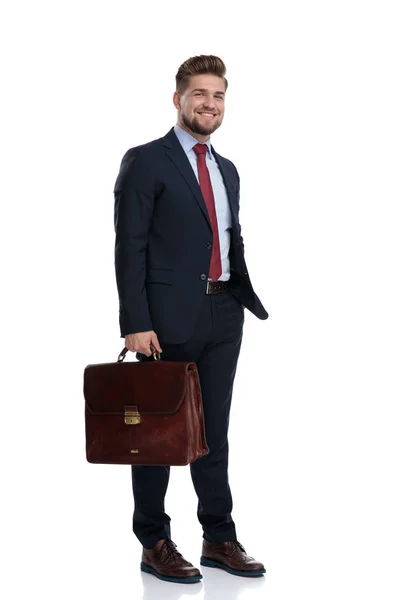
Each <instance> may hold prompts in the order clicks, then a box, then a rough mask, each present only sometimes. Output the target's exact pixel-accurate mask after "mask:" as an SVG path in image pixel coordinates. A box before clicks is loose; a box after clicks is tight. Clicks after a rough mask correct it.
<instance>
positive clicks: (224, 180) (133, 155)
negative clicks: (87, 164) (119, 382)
mask: <svg viewBox="0 0 400 600" xmlns="http://www.w3.org/2000/svg"><path fill="white" fill-rule="evenodd" d="M225 74H226V68H225V65H224V63H223V61H222V60H221V59H220V58H218V57H217V56H205V55H201V56H195V57H192V58H189V59H188V60H186V61H185V62H184V63H183V64H182V65H181V66H180V67H179V69H178V72H177V74H176V90H175V92H174V95H173V103H174V105H175V108H176V110H177V124H176V125H175V127H173V128H172V129H171V130H170V131H169V132H168V133H167V135H165V136H164V137H161V138H159V139H157V140H154V141H152V142H150V143H147V144H144V145H141V146H137V147H135V148H131V149H130V150H128V152H126V154H125V156H124V157H123V159H122V163H121V168H120V172H119V175H118V178H117V181H116V184H115V189H114V196H115V210H114V224H115V232H116V240H115V269H116V280H117V287H118V295H119V305H120V310H119V320H120V329H121V337H124V338H125V346H126V347H127V348H128V349H129V350H131V351H132V352H136V357H137V359H138V360H142V361H143V360H152V359H151V355H152V349H155V350H156V351H158V352H160V353H162V356H161V358H162V359H163V360H172V361H173V360H177V361H193V362H196V364H197V368H198V373H199V378H200V383H201V390H202V397H203V406H204V418H205V428H206V438H207V443H208V447H209V449H210V452H209V454H207V455H206V456H203V457H202V458H199V459H197V460H196V461H194V462H193V463H191V465H190V472H191V477H192V481H193V485H194V488H195V491H196V494H197V497H198V509H197V517H198V519H199V521H200V523H201V525H202V528H203V547H202V555H201V558H200V563H201V565H203V566H209V567H218V568H221V569H224V570H225V571H227V572H228V573H231V574H233V575H239V576H245V577H255V576H261V575H262V574H263V573H265V569H264V566H263V564H262V563H260V562H258V561H256V560H255V559H254V558H253V557H251V556H249V555H248V554H247V553H246V551H245V549H244V547H243V546H242V544H240V542H239V541H238V539H237V536H236V529H235V523H234V522H233V519H232V516H231V511H232V495H231V491H230V487H229V483H228V424H229V412H230V406H231V398H232V389H233V383H234V378H235V373H236V366H237V361H238V357H239V353H240V347H241V342H242V331H243V322H244V308H245V307H246V308H247V309H248V310H250V311H251V312H252V313H253V314H254V315H255V316H256V317H258V318H259V319H267V317H268V313H267V311H266V310H265V308H264V306H263V305H262V303H261V301H260V299H259V298H258V296H257V294H256V293H255V292H254V290H253V287H252V284H251V281H250V276H249V272H248V268H247V266H246V261H245V257H244V244H243V238H242V236H241V227H240V223H239V175H238V172H237V170H236V168H235V166H234V165H233V163H232V162H231V161H230V160H228V159H226V158H224V157H222V156H220V155H219V154H218V153H217V152H216V151H215V150H214V148H213V146H212V145H211V142H210V135H211V134H212V133H213V132H214V131H215V130H216V129H218V127H219V126H220V125H221V124H222V121H223V117H224V108H225V95H226V91H227V87H228V82H227V80H226V78H225ZM169 475H170V467H157V466H154V467H153V466H133V467H132V487H133V496H134V514H133V531H134V533H135V535H136V536H137V538H138V539H139V541H140V543H141V544H142V546H143V553H142V562H141V569H142V570H143V571H145V572H147V573H151V574H153V575H155V576H156V577H158V578H159V579H162V580H165V581H173V582H180V583H191V582H196V581H199V580H200V579H201V578H202V575H201V573H200V571H199V570H198V569H197V568H195V567H194V566H193V565H192V564H191V563H190V562H188V561H187V560H185V559H184V557H183V556H182V554H181V553H179V551H178V549H177V546H176V544H175V543H174V542H173V541H172V539H171V529H170V517H169V516H168V515H167V514H166V512H165V508H164V498H165V494H166V491H167V487H168V480H169Z"/></svg>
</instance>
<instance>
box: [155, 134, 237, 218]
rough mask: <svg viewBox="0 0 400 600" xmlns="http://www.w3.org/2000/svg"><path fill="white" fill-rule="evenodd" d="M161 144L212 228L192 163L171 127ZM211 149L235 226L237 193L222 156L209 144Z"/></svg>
mask: <svg viewBox="0 0 400 600" xmlns="http://www.w3.org/2000/svg"><path fill="white" fill-rule="evenodd" d="M163 145H164V147H165V150H166V154H167V156H168V157H169V158H170V160H171V161H172V162H173V163H174V165H175V166H176V168H177V169H178V171H179V172H180V174H181V175H182V177H183V178H184V179H185V181H186V183H187V185H188V186H189V188H190V190H191V192H192V193H193V195H194V197H195V198H196V200H197V202H198V204H199V206H200V208H201V211H202V213H203V215H204V217H205V219H206V221H207V223H208V226H209V227H210V229H211V230H212V228H211V223H210V219H209V217H208V211H207V207H206V204H205V202H204V198H203V194H202V193H201V189H200V186H199V182H198V181H197V178H196V175H195V174H194V172H193V169H192V165H191V164H190V162H189V160H188V157H187V156H186V153H185V151H184V149H183V148H182V146H181V144H180V142H179V140H178V138H177V137H176V135H175V132H174V128H173V127H172V128H171V129H170V131H169V132H168V133H167V135H166V136H165V137H164V138H163ZM211 150H212V153H213V155H214V157H215V160H216V161H217V164H218V167H219V169H220V172H221V175H222V179H223V181H224V184H225V188H226V192H227V195H228V201H229V207H230V210H231V215H232V221H233V223H234V226H237V223H238V214H237V209H236V204H235V201H234V198H235V197H236V194H237V189H236V188H235V187H234V185H233V183H232V181H231V179H230V178H229V176H228V173H227V170H226V168H225V167H224V164H223V161H222V157H221V156H219V154H217V153H216V152H215V150H214V148H213V147H212V146H211Z"/></svg>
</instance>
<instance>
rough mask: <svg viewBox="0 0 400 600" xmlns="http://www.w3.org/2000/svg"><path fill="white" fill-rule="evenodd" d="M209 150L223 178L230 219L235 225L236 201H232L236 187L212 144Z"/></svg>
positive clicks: (236, 219)
mask: <svg viewBox="0 0 400 600" xmlns="http://www.w3.org/2000/svg"><path fill="white" fill-rule="evenodd" d="M211 150H212V153H213V155H214V157H215V160H216V161H217V164H218V167H219V170H220V172H221V175H222V179H223V180H224V184H225V189H226V193H227V195H228V202H229V206H230V209H231V215H232V221H233V223H234V224H235V225H236V223H237V222H238V214H237V210H236V203H235V202H234V198H235V197H236V194H237V189H236V188H235V187H234V186H233V183H232V181H231V179H230V178H229V176H228V173H227V171H226V168H225V166H224V164H223V161H222V157H221V156H220V155H219V154H217V153H216V152H215V150H214V148H213V147H212V146H211Z"/></svg>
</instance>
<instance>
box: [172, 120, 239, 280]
mask: <svg viewBox="0 0 400 600" xmlns="http://www.w3.org/2000/svg"><path fill="white" fill-rule="evenodd" d="M174 131H175V133H176V136H177V138H178V140H179V141H180V143H181V146H182V148H183V149H184V151H185V153H186V156H187V157H188V160H189V162H190V164H191V165H192V168H193V171H194V174H195V175H196V177H197V181H199V174H198V172H197V154H196V153H195V151H194V150H193V146H195V145H196V144H199V143H200V142H199V140H196V138H195V137H193V136H192V135H190V133H188V132H187V131H185V130H184V129H182V128H181V127H179V125H175V127H174ZM205 143H206V145H207V148H208V151H207V153H206V164H207V168H208V171H209V173H210V179H211V185H212V188H213V194H214V202H215V212H216V213H217V222H218V234H219V247H220V251H221V263H222V274H221V276H220V277H219V279H218V281H227V280H228V279H229V278H230V263H229V248H230V243H231V234H230V229H231V227H232V216H231V211H230V207H229V202H228V195H227V193H226V189H225V184H224V180H223V179H222V175H221V171H220V170H219V167H218V163H217V161H216V160H215V158H214V156H213V153H212V152H211V142H210V140H207V141H206V142H205ZM208 279H209V281H210V278H208Z"/></svg>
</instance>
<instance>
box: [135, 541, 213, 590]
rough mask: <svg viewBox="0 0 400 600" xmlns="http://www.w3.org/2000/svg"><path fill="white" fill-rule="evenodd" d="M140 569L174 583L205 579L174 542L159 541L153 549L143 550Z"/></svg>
mask: <svg viewBox="0 0 400 600" xmlns="http://www.w3.org/2000/svg"><path fill="white" fill-rule="evenodd" d="M140 568H141V570H142V571H144V572H145V573H151V574H152V575H155V576H156V577H158V579H162V580H163V581H172V582H173V583H195V582H196V581H200V579H202V578H203V576H202V574H201V573H200V571H199V570H198V569H196V568H195V567H194V566H193V565H192V564H191V563H190V562H188V561H187V560H185V559H184V558H183V556H182V554H180V552H178V550H177V549H176V544H174V542H173V541H172V540H169V539H162V540H158V542H157V543H156V545H155V546H154V547H153V548H151V549H147V548H143V553H142V562H141V563H140Z"/></svg>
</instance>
